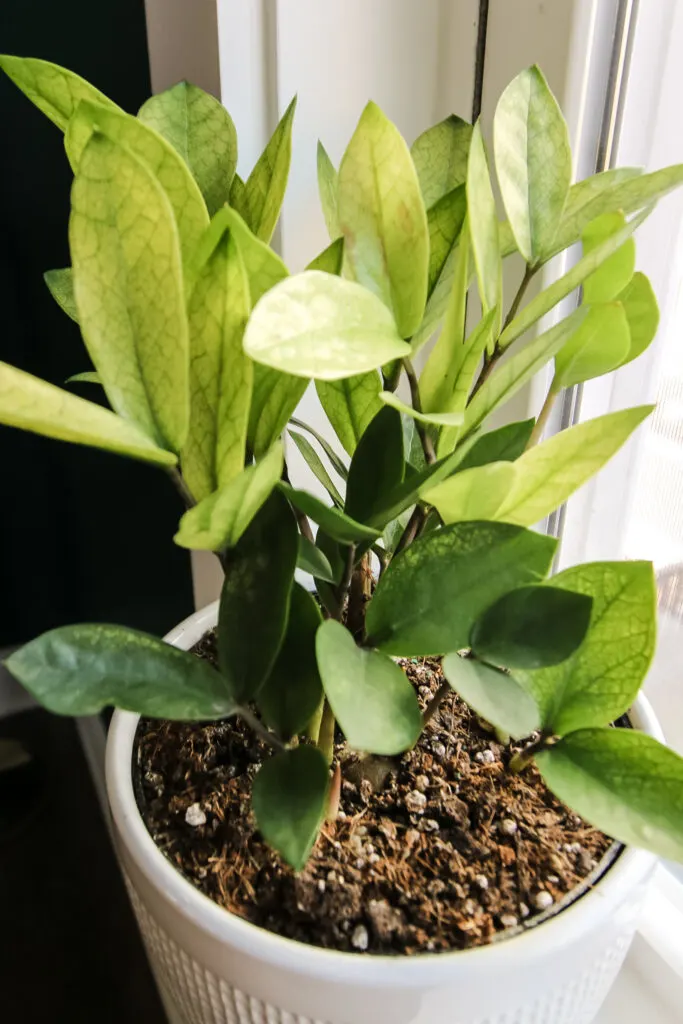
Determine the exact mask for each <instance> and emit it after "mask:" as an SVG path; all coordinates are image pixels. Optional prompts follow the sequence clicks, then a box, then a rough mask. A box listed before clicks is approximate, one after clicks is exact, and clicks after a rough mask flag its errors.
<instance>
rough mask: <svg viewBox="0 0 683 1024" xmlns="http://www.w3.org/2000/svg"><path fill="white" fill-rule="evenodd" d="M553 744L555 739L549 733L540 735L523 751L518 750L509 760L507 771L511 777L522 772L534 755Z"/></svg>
mask: <svg viewBox="0 0 683 1024" xmlns="http://www.w3.org/2000/svg"><path fill="white" fill-rule="evenodd" d="M554 742H555V738H554V737H553V736H551V735H550V734H549V733H545V732H544V733H542V734H541V736H540V737H539V738H538V739H537V740H535V741H534V742H533V743H530V744H529V746H528V747H525V748H524V750H520V751H519V753H517V754H515V755H514V757H512V758H511V759H510V764H509V765H508V771H511V772H512V773H513V775H518V774H519V773H520V772H523V771H524V769H525V768H527V767H528V766H529V765H530V764H531V762H532V761H533V759H534V757H535V756H536V754H539V753H540V752H541V751H542V750H546V749H547V748H548V747H551V746H552V745H553V743H554Z"/></svg>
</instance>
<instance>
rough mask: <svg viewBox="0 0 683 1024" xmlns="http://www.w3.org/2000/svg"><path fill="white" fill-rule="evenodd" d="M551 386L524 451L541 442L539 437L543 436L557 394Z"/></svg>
mask: <svg viewBox="0 0 683 1024" xmlns="http://www.w3.org/2000/svg"><path fill="white" fill-rule="evenodd" d="M553 384H554V382H553ZM553 384H551V385H550V390H549V391H548V394H547V395H546V396H545V402H544V403H543V408H542V409H541V411H540V413H539V414H538V419H537V420H536V423H535V424H534V429H533V430H532V431H531V436H530V437H529V440H528V441H527V446H526V451H528V450H529V448H533V447H534V445H535V444H538V442H539V441H540V440H541V437H542V436H543V431H544V430H545V427H546V423H547V422H548V417H549V416H550V413H551V412H552V408H553V406H554V404H555V399H556V398H557V396H558V394H559V391H557V389H556V388H555V387H554V386H553Z"/></svg>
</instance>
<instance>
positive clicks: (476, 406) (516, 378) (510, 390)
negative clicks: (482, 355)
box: [463, 307, 587, 435]
mask: <svg viewBox="0 0 683 1024" xmlns="http://www.w3.org/2000/svg"><path fill="white" fill-rule="evenodd" d="M586 313H587V310H586V308H585V307H582V308H579V309H577V310H575V311H574V312H573V313H572V314H571V316H568V317H567V318H566V319H565V320H561V321H560V323H559V324H555V326H554V327H551V328H550V330H549V331H545V333H544V334H541V335H539V337H538V338H534V340H533V341H530V342H528V343H527V344H526V345H525V346H524V348H523V349H521V350H520V351H519V352H517V353H515V355H514V356H512V357H511V358H510V359H508V360H506V362H504V363H503V364H502V365H501V366H499V367H498V369H497V370H496V371H495V372H494V373H492V374H491V376H490V377H489V379H488V380H487V381H486V383H485V384H484V385H483V387H481V388H480V389H479V391H477V393H476V395H475V396H474V397H473V398H472V400H471V401H470V404H469V405H468V406H467V411H466V413H465V424H464V427H463V435H467V434H471V433H472V431H474V430H476V429H477V427H479V426H481V424H482V423H483V422H484V420H485V419H486V418H487V416H490V415H491V413H492V412H494V410H496V409H498V408H499V407H500V406H501V405H503V403H504V402H507V401H508V400H509V399H510V398H512V396H513V395H514V394H516V393H517V391H519V389H520V388H521V387H523V386H524V385H525V384H526V382H527V381H528V380H531V378H532V377H534V376H535V375H536V374H537V373H538V371H539V370H541V369H542V368H543V367H544V366H545V365H546V363H548V362H549V361H550V360H551V359H552V358H553V357H554V356H555V355H557V353H558V352H559V351H560V349H561V348H562V346H563V345H564V344H565V343H566V341H567V339H568V338H570V337H571V335H572V334H573V333H574V331H575V330H577V329H578V327H579V326H580V325H581V323H583V321H584V319H585V317H586Z"/></svg>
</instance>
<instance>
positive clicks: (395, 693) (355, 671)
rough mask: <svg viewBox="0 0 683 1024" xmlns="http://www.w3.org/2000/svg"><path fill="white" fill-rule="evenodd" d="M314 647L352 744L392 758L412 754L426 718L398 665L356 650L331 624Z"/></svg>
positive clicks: (325, 625)
mask: <svg viewBox="0 0 683 1024" xmlns="http://www.w3.org/2000/svg"><path fill="white" fill-rule="evenodd" d="M315 647H316V654H317V658H318V668H319V670H320V676H321V678H322V681H323V688H324V690H325V696H326V697H327V699H328V701H329V702H330V707H331V708H332V711H333V712H334V717H335V718H336V719H337V721H338V723H339V725H340V726H341V729H342V732H343V733H344V735H345V736H346V739H347V740H348V743H349V745H350V746H351V747H353V748H354V749H355V750H367V751H369V752H370V753H373V754H384V755H386V756H389V757H390V756H392V755H394V754H400V753H402V752H403V751H404V750H409V749H410V747H412V746H413V744H414V743H415V742H416V741H417V738H418V736H419V735H420V732H421V730H422V714H421V712H420V705H419V704H418V702H417V694H416V693H415V690H414V688H413V686H412V684H411V683H410V682H409V680H408V678H407V676H406V675H405V673H404V672H403V670H402V669H401V668H399V666H398V665H397V664H396V662H394V661H392V660H391V658H387V657H386V655H384V654H380V653H379V652H378V651H366V650H363V649H362V648H360V647H357V646H356V642H355V640H354V639H353V637H352V636H351V634H350V633H349V631H348V629H345V627H344V626H342V625H341V623H339V622H335V621H334V620H333V619H329V620H328V621H327V622H324V623H323V625H322V626H320V628H319V629H318V633H317V636H316V643H315Z"/></svg>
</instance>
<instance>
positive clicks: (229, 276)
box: [181, 211, 253, 501]
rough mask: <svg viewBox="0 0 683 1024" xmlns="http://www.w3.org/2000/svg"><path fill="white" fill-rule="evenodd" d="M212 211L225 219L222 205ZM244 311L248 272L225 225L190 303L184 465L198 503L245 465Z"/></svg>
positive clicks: (247, 380) (247, 363) (247, 365)
mask: <svg viewBox="0 0 683 1024" xmlns="http://www.w3.org/2000/svg"><path fill="white" fill-rule="evenodd" d="M226 212H227V211H226ZM216 216H217V217H219V218H222V211H221V213H218V214H217V215H216ZM248 316H249V283H248V281H247V275H246V271H245V269H244V264H243V262H242V257H241V256H240V250H239V249H238V247H237V243H236V241H235V239H234V238H233V235H232V232H230V231H229V230H227V229H224V230H223V232H222V233H221V235H220V236H219V237H218V239H217V241H216V245H215V248H214V249H213V251H212V252H211V253H210V254H209V255H208V256H207V259H206V262H205V263H204V265H203V266H202V267H201V269H200V270H199V271H198V273H197V275H196V279H195V284H194V287H193V289H192V293H191V295H190V297H189V301H188V321H189V328H190V429H189V432H188V436H187V442H186V444H185V447H184V448H183V452H182V459H181V463H182V468H183V476H184V477H185V481H186V483H187V485H188V487H189V488H190V491H191V492H192V494H193V495H194V497H195V498H196V499H197V500H198V501H201V500H202V499H203V498H206V497H207V496H208V495H210V494H213V492H214V491H216V490H219V489H220V488H222V487H223V486H224V485H225V484H228V483H230V481H231V480H233V479H234V478H235V477H236V476H238V475H239V474H240V473H241V472H242V469H243V467H244V458H245V445H246V440H247V423H248V421H249V407H250V402H251V389H252V382H253V368H252V363H251V360H249V359H248V358H247V357H246V356H245V355H244V352H243V350H242V338H243V336H244V327H245V324H246V322H247V318H248Z"/></svg>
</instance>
